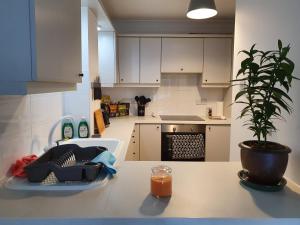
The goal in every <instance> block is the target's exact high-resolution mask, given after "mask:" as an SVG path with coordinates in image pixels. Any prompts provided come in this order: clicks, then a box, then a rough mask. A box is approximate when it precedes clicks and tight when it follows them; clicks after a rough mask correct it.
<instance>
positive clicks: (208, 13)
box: [186, 0, 218, 19]
mask: <svg viewBox="0 0 300 225" xmlns="http://www.w3.org/2000/svg"><path fill="white" fill-rule="evenodd" d="M217 14H218V12H217V9H216V4H215V1H214V0H191V2H190V5H189V9H188V11H187V13H186V16H187V17H188V18H190V19H207V18H210V17H213V16H215V15H217Z"/></svg>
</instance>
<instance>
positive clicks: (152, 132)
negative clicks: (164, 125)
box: [140, 124, 161, 161]
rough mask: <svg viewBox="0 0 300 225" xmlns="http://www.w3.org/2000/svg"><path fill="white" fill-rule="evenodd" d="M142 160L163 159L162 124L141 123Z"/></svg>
mask: <svg viewBox="0 0 300 225" xmlns="http://www.w3.org/2000/svg"><path fill="white" fill-rule="evenodd" d="M140 160H141V161H161V125H160V124H140Z"/></svg>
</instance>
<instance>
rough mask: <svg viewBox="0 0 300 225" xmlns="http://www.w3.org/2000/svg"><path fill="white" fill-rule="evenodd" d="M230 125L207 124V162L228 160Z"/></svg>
mask: <svg viewBox="0 0 300 225" xmlns="http://www.w3.org/2000/svg"><path fill="white" fill-rule="evenodd" d="M229 154H230V126H229V125H207V126H206V133H205V160H206V161H208V162H223V161H229Z"/></svg>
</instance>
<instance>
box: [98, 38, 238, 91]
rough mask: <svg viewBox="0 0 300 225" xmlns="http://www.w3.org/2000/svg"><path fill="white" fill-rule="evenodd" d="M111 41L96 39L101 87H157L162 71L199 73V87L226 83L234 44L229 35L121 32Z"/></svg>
mask: <svg viewBox="0 0 300 225" xmlns="http://www.w3.org/2000/svg"><path fill="white" fill-rule="evenodd" d="M101 33H102V32H101ZM107 36H110V38H108V39H107ZM99 37H101V34H100V36H99ZM114 40H115V39H114V37H113V36H112V35H108V34H103V35H102V38H99V46H100V71H101V72H100V77H101V82H102V85H103V86H106V87H109V86H112V87H113V86H118V85H120V86H136V87H139V86H140V87H145V86H153V87H157V86H159V85H160V81H161V74H163V73H174V74H199V75H200V79H201V80H202V82H201V85H202V87H221V88H224V87H228V85H229V82H230V78H231V72H232V71H231V70H232V45H233V44H232V38H231V36H229V35H211V36H208V35H198V36H197V35H196V36H195V35H194V36H192V35H190V36H189V35H187V36H181V37H180V35H179V36H176V35H171V36H168V35H165V36H163V35H161V36H160V35H149V36H147V35H140V36H134V35H123V36H119V37H118V38H117V47H116V46H115V42H114ZM101 46H102V47H101ZM101 49H102V50H101ZM101 51H102V52H101ZM115 53H116V54H117V57H115ZM101 58H102V59H101ZM115 58H117V60H116V59H115ZM101 60H102V61H101ZM114 65H116V67H117V73H116V72H115V69H114Z"/></svg>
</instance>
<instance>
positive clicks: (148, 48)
mask: <svg viewBox="0 0 300 225" xmlns="http://www.w3.org/2000/svg"><path fill="white" fill-rule="evenodd" d="M160 59H161V38H146V37H145V38H139V37H118V69H119V80H120V84H139V85H147V84H150V85H153V84H159V83H160V64H161V60H160Z"/></svg>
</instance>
